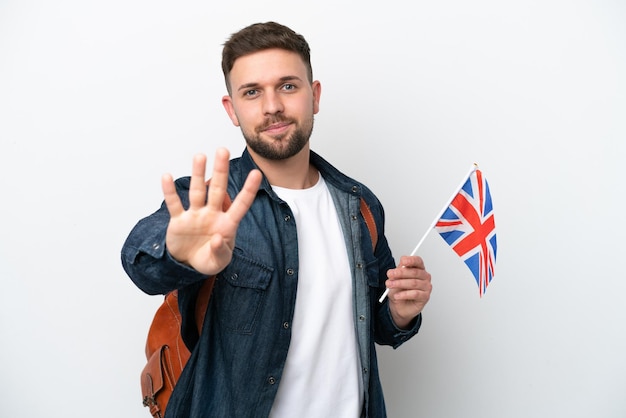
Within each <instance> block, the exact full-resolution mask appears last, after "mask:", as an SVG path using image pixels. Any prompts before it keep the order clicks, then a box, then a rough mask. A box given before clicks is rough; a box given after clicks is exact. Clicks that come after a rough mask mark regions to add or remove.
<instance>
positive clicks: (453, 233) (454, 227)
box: [435, 169, 497, 297]
mask: <svg viewBox="0 0 626 418" xmlns="http://www.w3.org/2000/svg"><path fill="white" fill-rule="evenodd" d="M435 229H437V232H439V234H440V235H441V237H442V238H443V239H444V240H445V241H446V242H447V243H448V245H450V247H452V249H453V250H454V252H456V253H457V254H458V255H459V257H461V259H462V260H463V261H465V264H467V267H469V269H470V270H471V272H472V273H473V274H474V278H475V279H476V283H477V284H478V289H479V293H480V297H482V296H483V294H484V293H485V291H486V290H487V286H489V283H490V282H491V280H492V279H493V276H494V267H495V265H496V250H497V242H496V224H495V220H494V216H493V205H492V202H491V193H489V185H488V184H487V180H485V178H484V177H483V174H482V172H481V171H480V170H478V169H475V170H474V171H472V172H471V173H470V175H469V177H468V179H467V181H466V182H465V184H464V185H463V187H461V189H460V190H459V192H458V194H457V195H456V196H455V197H454V198H453V199H452V202H451V203H450V206H448V208H447V209H446V210H445V211H444V213H443V215H441V218H440V219H439V221H437V223H436V224H435Z"/></svg>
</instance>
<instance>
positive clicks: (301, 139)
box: [241, 116, 313, 160]
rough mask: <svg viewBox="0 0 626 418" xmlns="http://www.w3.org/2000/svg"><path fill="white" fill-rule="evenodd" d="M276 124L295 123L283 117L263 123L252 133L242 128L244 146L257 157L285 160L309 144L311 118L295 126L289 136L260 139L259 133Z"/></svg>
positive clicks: (311, 129)
mask: <svg viewBox="0 0 626 418" xmlns="http://www.w3.org/2000/svg"><path fill="white" fill-rule="evenodd" d="M278 122H289V123H293V122H295V121H294V120H292V119H288V118H285V117H284V116H278V117H273V118H271V119H268V120H267V121H265V123H264V124H263V125H262V126H260V127H258V128H256V129H255V130H254V132H253V133H250V132H246V131H245V130H244V129H243V127H242V128H241V133H242V134H243V137H244V138H245V140H246V144H247V145H248V146H249V147H250V149H251V150H252V151H254V152H255V153H256V154H258V155H259V156H261V157H263V158H265V159H267V160H285V159H287V158H290V157H293V156H294V155H296V154H297V153H299V152H300V151H302V149H303V148H304V146H305V145H306V144H307V143H308V142H309V138H310V137H311V133H313V116H311V118H310V119H308V120H306V121H305V122H304V123H303V124H302V125H297V126H296V130H295V132H293V133H292V134H291V135H287V134H285V135H281V136H277V137H272V138H271V139H269V140H263V139H262V138H261V132H262V131H263V130H264V129H265V128H267V127H268V126H270V125H272V124H274V123H278Z"/></svg>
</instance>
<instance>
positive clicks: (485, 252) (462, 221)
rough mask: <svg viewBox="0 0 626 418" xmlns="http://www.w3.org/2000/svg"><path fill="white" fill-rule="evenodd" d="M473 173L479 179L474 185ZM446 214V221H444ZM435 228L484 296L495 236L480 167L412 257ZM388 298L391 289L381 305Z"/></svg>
mask: <svg viewBox="0 0 626 418" xmlns="http://www.w3.org/2000/svg"><path fill="white" fill-rule="evenodd" d="M474 172H476V174H477V176H474V181H472V180H473V178H472V177H471V176H472V174H473V173H474ZM461 191H464V193H461ZM466 195H467V196H466ZM444 214H445V215H446V216H445V218H446V219H443V218H444ZM450 218H451V219H450ZM435 228H438V229H439V230H440V234H441V236H442V237H443V238H444V239H445V240H446V242H448V244H449V245H451V246H452V248H453V249H454V250H455V252H456V253H457V254H458V255H459V256H461V257H462V258H464V260H465V263H466V264H467V266H468V267H469V268H470V270H472V273H473V274H474V277H475V278H476V281H477V282H478V286H479V290H480V295H481V296H482V295H483V293H484V291H485V290H486V287H487V285H488V284H489V282H490V281H491V279H492V277H493V267H494V265H495V253H496V236H495V223H494V220H493V209H492V205H491V195H490V192H489V187H488V185H487V182H486V181H485V180H484V178H483V176H482V173H481V172H480V170H478V164H476V163H474V164H472V166H471V168H470V170H469V171H468V173H467V174H466V175H465V177H463V181H462V182H461V184H460V185H459V187H457V188H456V189H455V191H454V193H453V194H452V196H451V197H450V199H448V201H447V202H446V204H445V205H444V206H443V209H441V211H440V212H439V214H438V215H437V216H436V217H435V219H434V221H433V222H432V223H431V225H430V226H429V227H428V229H427V230H426V232H425V233H424V236H422V239H420V241H419V242H418V243H417V245H416V246H415V249H414V250H413V252H412V253H411V255H412V256H413V255H415V254H416V253H417V250H418V249H419V247H420V246H421V245H422V243H423V242H424V240H425V239H426V237H427V236H428V234H429V233H430V231H431V230H432V229H435ZM388 294H389V289H386V290H385V292H384V293H383V295H382V296H381V297H380V299H378V301H379V302H380V303H382V302H383V301H384V300H385V298H386V297H387V295H388Z"/></svg>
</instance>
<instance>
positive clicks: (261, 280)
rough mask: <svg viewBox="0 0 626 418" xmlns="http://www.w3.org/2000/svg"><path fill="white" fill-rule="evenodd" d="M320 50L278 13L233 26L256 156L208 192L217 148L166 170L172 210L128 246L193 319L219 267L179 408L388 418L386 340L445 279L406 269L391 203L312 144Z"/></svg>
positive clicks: (235, 93) (219, 174)
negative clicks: (177, 175) (184, 171)
mask: <svg viewBox="0 0 626 418" xmlns="http://www.w3.org/2000/svg"><path fill="white" fill-rule="evenodd" d="M309 54H310V52H309V46H308V44H307V42H306V40H305V39H304V38H303V37H302V36H301V35H298V34H296V33H295V32H293V31H292V30H291V29H289V28H287V27H285V26H282V25H279V24H277V23H273V22H268V23H262V24H254V25H251V26H249V27H246V28H244V29H242V30H241V31H239V32H237V33H235V34H233V35H232V36H231V38H230V39H229V40H228V41H227V42H226V43H225V44H224V50H223V56H222V67H223V71H224V76H225V80H226V86H227V90H228V95H227V96H224V97H223V98H222V103H223V105H224V108H225V109H226V112H227V113H228V116H229V117H230V119H231V121H232V122H233V124H234V125H235V126H238V127H240V128H241V131H242V133H243V136H244V138H245V140H246V149H245V150H244V152H243V155H242V156H241V157H240V158H236V159H233V160H231V161H230V163H229V155H228V152H227V151H226V150H224V149H218V150H217V152H216V155H215V161H214V163H213V174H212V177H211V184H210V187H208V189H207V187H206V185H205V167H206V157H205V156H203V155H198V156H196V157H195V158H194V160H193V166H192V174H191V177H190V178H189V177H187V178H182V179H179V180H177V181H176V182H174V181H173V179H172V177H171V176H169V175H165V176H163V179H162V188H163V194H164V204H163V205H162V206H161V208H160V209H159V210H158V211H156V212H155V213H153V214H152V215H150V216H148V217H147V218H145V219H143V220H141V221H140V222H139V223H138V224H137V225H136V226H135V228H134V229H133V231H132V232H131V234H130V235H129V237H128V239H127V241H126V243H125V244H124V248H123V250H122V263H123V266H124V268H125V270H126V272H127V273H128V274H129V276H130V277H131V279H132V280H133V281H134V282H135V283H136V285H137V286H138V287H139V288H140V289H142V290H143V291H145V292H146V293H149V294H159V293H161V294H164V293H167V292H169V291H171V290H173V289H178V292H179V305H180V308H181V312H182V314H183V322H185V320H186V319H185V315H186V314H185V312H193V303H194V301H195V296H196V295H197V291H198V288H199V284H200V283H202V281H203V280H204V279H206V278H207V277H209V276H212V275H216V276H217V278H216V282H215V288H214V291H213V294H212V297H211V301H210V303H209V306H208V308H207V312H206V317H205V321H204V325H203V328H202V333H201V335H200V337H199V338H198V339H197V342H196V343H195V344H192V345H193V346H192V347H190V349H191V350H192V355H191V358H190V360H189V362H188V363H187V365H186V367H185V369H184V371H183V373H182V375H181V377H180V380H179V382H178V384H177V386H176V388H175V390H174V392H173V394H172V397H171V399H170V401H169V404H168V407H167V411H166V417H168V418H169V417H194V418H196V417H229V418H232V417H246V418H248V417H266V416H271V417H290V418H292V417H323V418H326V417H355V418H358V417H365V416H367V417H383V416H385V415H386V414H385V404H384V399H383V394H382V388H381V384H380V380H379V374H378V364H377V360H376V351H375V348H374V342H377V343H379V344H387V345H392V346H393V347H398V346H399V345H400V344H402V343H403V342H405V341H406V340H407V339H409V338H410V337H411V336H413V335H414V334H416V333H417V331H418V329H419V327H420V324H421V311H422V309H423V308H424V305H425V304H426V303H427V301H428V299H429V297H430V292H431V279H430V274H429V273H428V272H427V271H426V270H425V268H424V263H423V261H422V259H421V258H419V257H406V256H405V257H401V258H400V260H399V264H400V266H399V267H397V268H396V266H395V262H394V260H393V258H392V255H391V251H390V249H389V246H388V244H387V241H386V239H385V236H384V233H383V229H384V219H383V217H384V214H383V208H382V206H381V204H380V202H379V201H378V200H377V198H376V197H375V196H374V195H373V194H372V192H371V191H370V190H369V189H368V188H367V187H365V186H364V185H362V184H360V183H359V182H357V181H355V180H353V179H350V178H348V177H347V176H345V175H344V174H342V173H341V172H339V171H338V170H337V169H335V168H334V167H333V166H331V165H330V164H329V163H328V162H326V161H325V160H324V159H322V158H321V157H320V156H319V155H317V154H315V153H314V152H312V151H311V150H310V145H309V137H310V135H311V132H312V130H313V117H314V115H315V114H316V113H317V112H318V111H319V103H320V94H321V85H320V82H319V81H314V80H313V75H312V70H311V63H310V55H309ZM207 190H208V191H207ZM226 194H228V196H229V199H232V200H233V202H232V205H231V206H230V208H229V209H228V210H226V211H224V210H223V202H224V200H225V199H227V197H226ZM361 199H364V200H365V202H366V203H367V205H368V206H369V207H370V210H371V212H372V214H373V217H374V220H375V222H376V225H377V230H378V236H377V244H376V248H375V249H373V248H372V240H371V238H370V235H369V233H368V232H367V231H368V230H367V228H366V225H365V220H364V217H363V216H362V215H361V214H359V204H360V200H361ZM386 287H387V288H389V289H390V292H389V295H388V297H387V298H386V299H385V300H384V302H382V303H380V302H378V298H379V297H380V295H381V294H382V293H383V292H384V291H385V288H386ZM190 307H192V308H190ZM187 316H188V317H189V316H190V315H187ZM187 320H191V319H189V318H187Z"/></svg>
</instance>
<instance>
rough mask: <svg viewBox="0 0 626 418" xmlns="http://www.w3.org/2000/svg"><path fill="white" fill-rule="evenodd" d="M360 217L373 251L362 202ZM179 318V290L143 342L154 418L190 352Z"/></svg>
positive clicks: (146, 393)
mask: <svg viewBox="0 0 626 418" xmlns="http://www.w3.org/2000/svg"><path fill="white" fill-rule="evenodd" d="M230 203H231V202H230V199H228V198H227V199H225V200H224V210H227V209H228V207H230ZM361 214H362V215H363V217H364V219H365V223H366V225H367V229H368V231H369V233H370V237H371V240H372V247H373V248H374V249H376V243H377V237H378V232H377V229H376V223H375V221H374V217H373V215H372V212H371V211H370V208H369V207H368V206H367V204H366V203H365V201H364V200H363V199H361ZM214 284H215V277H211V278H209V279H207V280H206V281H205V283H204V284H203V285H202V287H201V289H200V291H199V293H198V299H197V301H196V312H195V316H196V324H197V326H198V334H200V332H201V330H202V324H203V322H204V316H205V314H206V310H207V306H208V304H209V299H210V298H211V292H212V291H213V285H214ZM181 323H182V317H181V314H180V311H179V309H178V291H177V290H174V291H172V292H170V293H168V294H167V295H165V300H164V302H163V304H162V305H161V306H160V307H159V309H158V310H157V311H156V313H155V315H154V319H153V320H152V324H151V325H150V329H149V331H148V338H147V341H146V358H147V359H148V363H147V364H146V366H145V367H144V369H143V370H142V372H141V395H142V399H143V406H146V407H149V408H150V414H152V416H153V417H154V418H163V417H164V415H165V409H166V408H167V403H168V401H169V399H170V397H171V396H172V392H173V391H174V387H175V386H176V382H178V379H179V377H180V374H181V373H182V371H183V368H184V367H185V364H187V361H188V360H189V357H190V356H191V353H190V351H189V349H188V348H187V346H186V345H185V343H184V342H183V339H182V335H181Z"/></svg>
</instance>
